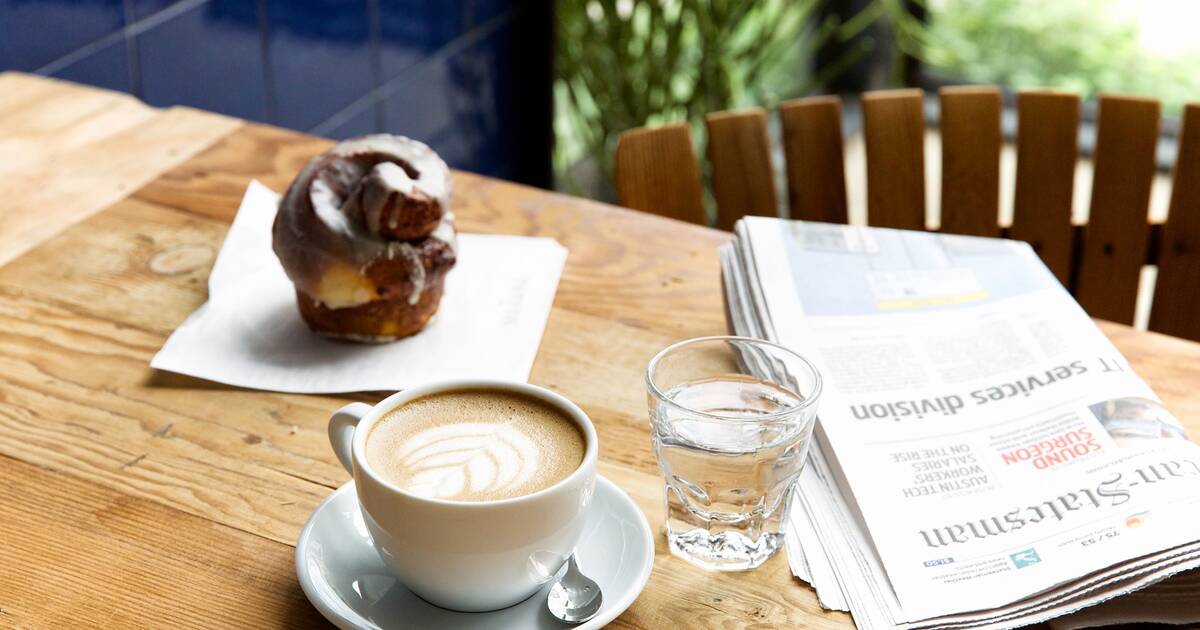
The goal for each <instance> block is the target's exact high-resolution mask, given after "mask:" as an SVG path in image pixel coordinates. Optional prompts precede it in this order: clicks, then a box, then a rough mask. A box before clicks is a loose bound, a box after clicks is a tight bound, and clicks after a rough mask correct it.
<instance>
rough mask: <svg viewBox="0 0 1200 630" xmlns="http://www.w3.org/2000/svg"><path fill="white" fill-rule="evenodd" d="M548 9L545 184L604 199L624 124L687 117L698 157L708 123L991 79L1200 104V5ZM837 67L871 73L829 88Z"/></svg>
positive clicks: (1061, 0)
mask: <svg viewBox="0 0 1200 630" xmlns="http://www.w3.org/2000/svg"><path fill="white" fill-rule="evenodd" d="M556 12H557V18H556V19H557V23H556V28H557V33H556V48H557V50H556V57H555V63H556V72H557V77H556V80H555V84H554V101H555V102H554V106H555V121H554V129H555V143H556V144H555V150H554V166H555V173H556V179H557V186H558V187H559V188H560V189H563V190H566V191H568V192H572V193H576V194H584V195H588V196H593V197H598V198H602V199H611V198H612V191H611V161H612V152H613V149H614V147H615V145H616V140H617V137H618V136H619V135H620V133H621V132H622V131H624V130H625V129H629V128H631V127H638V126H643V125H651V126H653V125H657V124H662V123H665V122H674V121H687V122H689V123H690V124H691V125H692V128H693V130H695V131H696V132H697V133H695V139H696V148H697V152H698V154H700V155H703V151H704V146H703V144H702V142H703V137H704V134H703V133H700V130H701V129H702V127H703V120H704V114H706V113H708V112H712V111H719V110H725V109H736V108H740V107H746V106H751V105H757V106H761V107H764V108H766V109H768V110H769V111H770V110H773V109H774V108H775V107H776V106H777V105H778V104H779V102H781V101H783V100H786V99H789V98H795V97H798V96H804V95H806V94H812V93H824V92H831V91H842V92H844V91H846V90H847V89H850V90H854V89H876V88H884V87H897V86H901V85H905V84H910V85H921V86H925V87H927V88H928V87H931V86H934V85H937V84H946V83H994V84H998V85H1001V86H1003V87H1005V88H1009V89H1021V88H1031V87H1052V88H1060V89H1065V90H1071V91H1075V92H1078V93H1080V94H1081V95H1082V96H1084V98H1091V97H1093V96H1095V94H1096V93H1098V92H1120V93H1130V94H1140V95H1144V96H1150V97H1154V98H1158V99H1160V100H1162V101H1163V104H1164V108H1165V109H1164V113H1165V114H1166V115H1167V116H1172V115H1177V113H1178V111H1179V108H1180V106H1181V104H1182V103H1184V102H1187V101H1196V100H1200V72H1197V71H1196V68H1198V67H1200V43H1198V42H1200V37H1197V36H1196V35H1195V34H1194V33H1195V29H1196V25H1197V24H1200V0H1053V1H1046V0H570V1H567V2H560V3H558V4H557V5H556ZM1189 24H1190V26H1189ZM831 51H833V54H830V52H831ZM914 60H915V61H916V63H915V64H914V63H913V62H914ZM864 65H873V66H880V67H876V68H869V69H868V70H867V71H864V69H863V66H864ZM914 67H916V68H918V71H917V72H914V71H913V68H914ZM848 70H849V71H850V72H849V74H850V75H853V76H854V77H862V76H869V77H873V78H870V79H866V80H863V79H859V78H852V79H851V80H849V81H847V80H843V79H839V77H842V75H843V73H846V72H847V71H848ZM880 77H881V78H880ZM848 85H849V86H850V87H847V86H848ZM703 162H704V161H702V163H703Z"/></svg>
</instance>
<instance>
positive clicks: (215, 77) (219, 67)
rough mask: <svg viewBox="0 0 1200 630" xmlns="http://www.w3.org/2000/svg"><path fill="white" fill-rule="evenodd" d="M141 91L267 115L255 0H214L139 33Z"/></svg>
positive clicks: (245, 114)
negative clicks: (253, 0)
mask: <svg viewBox="0 0 1200 630" xmlns="http://www.w3.org/2000/svg"><path fill="white" fill-rule="evenodd" d="M135 41H136V42H137V52H138V65H139V68H140V72H141V85H142V94H141V97H142V98H143V99H144V100H145V101H146V102H147V103H150V104H151V105H159V106H167V105H190V106H192V107H199V108H201V109H207V110H211V111H214V112H219V113H222V114H228V115H230V116H237V117H239V118H248V119H250V120H257V121H269V120H270V118H269V116H268V113H269V112H268V106H267V86H266V82H265V80H266V72H265V70H264V63H263V58H262V38H261V36H260V32H259V13H258V11H257V8H256V4H255V3H254V2H246V1H245V0H213V1H211V2H206V3H203V4H200V5H197V6H195V7H193V8H192V9H190V10H188V11H185V12H183V13H181V14H180V15H178V16H175V17H174V18H173V19H171V20H168V21H166V22H164V23H163V24H161V25H159V26H157V27H156V28H152V29H150V30H148V31H146V32H144V33H141V34H139V35H137V36H136V40H135Z"/></svg>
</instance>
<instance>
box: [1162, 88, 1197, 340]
mask: <svg viewBox="0 0 1200 630" xmlns="http://www.w3.org/2000/svg"><path fill="white" fill-rule="evenodd" d="M1180 127H1181V129H1180V132H1179V152H1178V154H1177V157H1176V158H1175V175H1174V178H1173V179H1172V184H1171V206H1170V209H1169V210H1168V213H1167V223H1166V225H1164V226H1163V234H1162V245H1161V247H1160V248H1159V254H1158V281H1157V282H1156V283H1155V284H1154V305H1153V307H1151V309H1150V330H1156V331H1158V332H1163V333H1166V334H1168V335H1176V336H1179V337H1185V338H1188V339H1200V316H1198V315H1200V310H1198V308H1200V307H1198V306H1197V305H1200V104H1192V105H1188V106H1187V107H1186V108H1184V111H1183V123H1182V124H1181V125H1180Z"/></svg>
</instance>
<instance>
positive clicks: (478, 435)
mask: <svg viewBox="0 0 1200 630" xmlns="http://www.w3.org/2000/svg"><path fill="white" fill-rule="evenodd" d="M583 452H584V438H583V435H582V433H581V432H580V430H579V428H578V427H577V426H576V425H575V423H574V422H572V421H571V419H570V418H569V417H568V416H566V415H565V414H564V413H563V412H562V411H559V410H558V409H557V408H555V407H553V406H551V405H549V404H548V403H545V402H542V401H541V400H538V399H536V398H531V397H529V396H525V395H522V394H516V393H512V392H505V391H498V390H467V391H454V392H445V393H441V394H433V395H431V396H426V397H424V398H418V399H417V400H414V401H410V402H408V403H405V404H404V405H402V406H400V407H398V408H396V409H393V410H391V411H389V412H388V413H387V414H386V415H384V417H383V418H381V419H380V420H379V422H377V423H376V424H375V426H374V427H373V428H372V429H371V432H370V434H368V435H367V440H366V460H367V465H368V466H369V467H370V468H371V469H372V470H373V471H375V472H376V473H377V474H379V475H380V476H382V477H383V478H384V479H386V480H387V481H388V482H390V483H392V484H394V485H396V486H399V487H400V488H402V489H404V490H405V491H406V492H410V493H412V494H416V495H418V496H424V497H431V498H438V499H452V500H459V501H488V500H494V499H506V498H511V497H518V496H523V495H526V494H531V493H533V492H537V491H538V490H541V489H543V488H547V487H549V486H552V485H554V484H555V483H557V482H558V481H560V480H562V479H565V478H566V477H567V476H569V475H570V474H571V473H572V472H574V471H575V469H577V468H579V465H580V463H582V462H583Z"/></svg>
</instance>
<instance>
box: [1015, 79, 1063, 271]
mask: <svg viewBox="0 0 1200 630" xmlns="http://www.w3.org/2000/svg"><path fill="white" fill-rule="evenodd" d="M1078 161H1079V96H1078V95H1076V94H1067V93H1063V92H1049V91H1025V92H1021V93H1019V94H1017V183H1016V188H1015V190H1014V191H1013V222H1012V229H1011V230H1009V236H1011V237H1012V238H1015V239H1018V240H1022V241H1028V242H1029V244H1030V245H1032V246H1033V249H1034V250H1035V251H1036V252H1037V253H1038V255H1040V256H1041V257H1042V262H1045V263H1046V266H1047V267H1049V268H1050V271H1052V272H1054V275H1055V276H1057V277H1058V280H1059V282H1062V283H1063V286H1066V287H1068V288H1069V287H1070V286H1071V261H1072V246H1073V242H1074V229H1073V228H1072V227H1071V200H1072V197H1073V195H1074V194H1075V164H1076V162H1078Z"/></svg>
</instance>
